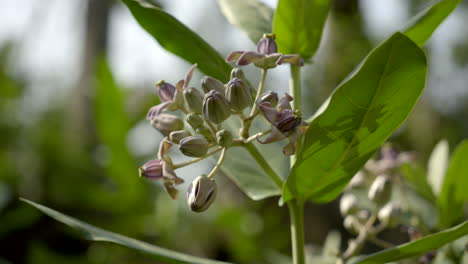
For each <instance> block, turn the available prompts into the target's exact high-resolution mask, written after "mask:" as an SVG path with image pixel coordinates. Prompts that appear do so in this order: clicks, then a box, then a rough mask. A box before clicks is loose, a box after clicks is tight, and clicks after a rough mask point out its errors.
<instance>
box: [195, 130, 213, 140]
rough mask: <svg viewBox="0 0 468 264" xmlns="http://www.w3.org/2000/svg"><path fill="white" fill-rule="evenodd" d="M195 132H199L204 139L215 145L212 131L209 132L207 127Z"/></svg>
mask: <svg viewBox="0 0 468 264" xmlns="http://www.w3.org/2000/svg"><path fill="white" fill-rule="evenodd" d="M195 132H197V134H199V135H202V136H203V137H205V139H206V140H207V141H208V142H213V143H214V142H215V141H214V138H213V134H211V130H209V129H208V128H207V127H206V126H201V127H199V128H197V129H196V130H195Z"/></svg>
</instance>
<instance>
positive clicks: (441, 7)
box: [403, 0, 461, 46]
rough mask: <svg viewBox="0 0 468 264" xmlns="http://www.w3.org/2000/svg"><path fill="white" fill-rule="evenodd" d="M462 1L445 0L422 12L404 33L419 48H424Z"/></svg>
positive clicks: (408, 25)
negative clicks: (435, 31)
mask: <svg viewBox="0 0 468 264" xmlns="http://www.w3.org/2000/svg"><path fill="white" fill-rule="evenodd" d="M460 2H461V0H443V1H440V2H438V3H437V4H435V5H433V6H431V7H429V8H427V9H425V10H423V11H421V12H420V13H419V14H417V15H416V16H415V17H414V18H413V19H411V21H410V22H409V23H408V24H407V25H406V26H405V28H404V29H403V32H404V33H405V35H407V36H408V37H409V38H410V39H411V40H412V41H414V42H415V43H416V44H418V45H419V46H423V45H424V44H425V43H426V41H427V40H428V39H429V38H430V37H431V35H432V33H433V32H434V30H436V28H437V27H438V26H439V24H440V23H442V22H443V21H444V20H445V19H446V18H447V17H448V16H449V15H450V13H452V11H453V10H454V9H455V8H456V7H457V6H458V4H459V3H460Z"/></svg>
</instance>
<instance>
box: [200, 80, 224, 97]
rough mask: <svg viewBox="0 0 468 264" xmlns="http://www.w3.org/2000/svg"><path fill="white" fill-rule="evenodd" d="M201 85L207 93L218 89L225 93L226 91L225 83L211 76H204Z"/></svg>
mask: <svg viewBox="0 0 468 264" xmlns="http://www.w3.org/2000/svg"><path fill="white" fill-rule="evenodd" d="M201 85H202V88H203V91H204V92H205V93H209V92H210V91H211V90H216V91H218V92H220V93H222V94H224V91H225V88H224V84H223V83H222V82H221V81H219V80H218V79H215V78H213V77H210V76H205V77H203V78H202V79H201Z"/></svg>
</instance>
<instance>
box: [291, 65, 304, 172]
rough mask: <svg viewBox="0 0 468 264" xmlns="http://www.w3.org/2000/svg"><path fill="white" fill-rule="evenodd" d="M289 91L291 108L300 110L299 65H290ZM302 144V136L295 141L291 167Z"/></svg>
mask: <svg viewBox="0 0 468 264" xmlns="http://www.w3.org/2000/svg"><path fill="white" fill-rule="evenodd" d="M289 92H290V93H291V96H292V97H293V98H294V100H293V107H292V108H293V110H294V111H301V101H302V94H301V68H300V67H299V66H295V65H291V78H290V79H289ZM301 146H302V138H299V140H298V141H297V143H296V154H294V155H291V158H290V164H291V167H292V166H293V165H294V163H295V162H296V158H297V154H298V153H299V151H300V149H301Z"/></svg>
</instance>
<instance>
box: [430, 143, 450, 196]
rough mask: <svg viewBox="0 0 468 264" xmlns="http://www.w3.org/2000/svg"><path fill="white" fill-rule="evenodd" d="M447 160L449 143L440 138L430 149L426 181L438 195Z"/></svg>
mask: <svg viewBox="0 0 468 264" xmlns="http://www.w3.org/2000/svg"><path fill="white" fill-rule="evenodd" d="M448 162H449V145H448V142H447V140H441V141H440V142H439V143H437V145H436V146H435V147H434V149H433V150H432V153H431V156H430V157H429V161H428V164H427V181H428V182H429V184H430V185H431V187H432V190H433V191H434V194H435V195H436V196H439V194H440V191H441V190H442V184H443V182H444V177H445V173H446V172H447V165H448Z"/></svg>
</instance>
